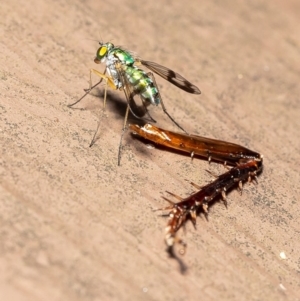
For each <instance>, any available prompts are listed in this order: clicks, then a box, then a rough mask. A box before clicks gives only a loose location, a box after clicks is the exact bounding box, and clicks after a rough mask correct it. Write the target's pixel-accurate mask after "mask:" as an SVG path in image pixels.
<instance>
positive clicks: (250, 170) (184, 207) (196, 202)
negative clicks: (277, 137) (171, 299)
mask: <svg viewBox="0 0 300 301" xmlns="http://www.w3.org/2000/svg"><path fill="white" fill-rule="evenodd" d="M261 170H262V160H261V159H252V160H251V159H249V160H248V161H247V162H242V163H239V164H238V165H237V166H236V167H233V168H231V169H230V170H229V171H227V172H226V173H224V174H222V175H220V176H219V177H218V178H217V179H216V180H214V181H213V182H211V183H209V184H207V185H205V186H204V187H202V188H201V189H200V190H199V191H198V192H196V193H194V194H192V195H190V196H188V197H187V198H185V199H182V201H180V202H178V203H174V202H172V201H170V200H168V201H169V202H170V203H171V205H170V206H168V207H166V208H163V209H165V210H170V212H169V214H168V215H169V220H168V224H167V227H166V236H165V242H166V244H167V246H168V248H169V251H171V250H172V249H173V246H174V244H175V243H178V242H179V243H181V244H183V245H184V246H185V244H184V243H183V241H182V240H181V239H180V238H178V237H177V236H176V233H177V231H178V230H179V229H180V228H181V226H183V225H184V224H185V222H186V221H187V220H188V219H190V220H191V221H192V223H193V224H194V226H195V225H196V217H197V214H198V213H199V211H201V210H203V211H204V212H205V213H206V214H207V212H208V211H207V209H208V206H209V204H210V202H212V201H213V200H214V199H215V198H216V197H218V196H221V197H222V199H223V201H224V202H225V204H226V191H228V190H229V189H231V188H233V187H234V186H235V185H238V186H239V187H240V188H242V183H243V182H246V181H249V182H250V181H251V180H252V179H253V178H255V177H256V175H257V174H258V173H259V172H261ZM171 195H172V194H171Z"/></svg>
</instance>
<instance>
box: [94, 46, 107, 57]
mask: <svg viewBox="0 0 300 301" xmlns="http://www.w3.org/2000/svg"><path fill="white" fill-rule="evenodd" d="M106 55H107V47H106V46H101V47H100V48H99V49H98V51H97V53H96V58H95V60H97V61H101V60H102V59H103V58H104V57H105V56H106Z"/></svg>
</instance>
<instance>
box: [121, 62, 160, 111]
mask: <svg viewBox="0 0 300 301" xmlns="http://www.w3.org/2000/svg"><path fill="white" fill-rule="evenodd" d="M123 69H124V71H125V75H126V77H127V80H128V82H129V83H130V84H131V85H132V86H133V89H134V92H136V93H137V94H139V95H140V96H141V97H142V98H143V100H144V101H145V102H147V103H151V104H152V105H156V106H157V105H158V104H159V103H160V98H159V93H158V89H157V87H156V85H155V84H154V82H153V80H152V79H151V78H150V77H149V76H148V74H147V73H146V72H145V71H144V70H142V69H139V68H137V67H135V66H123Z"/></svg>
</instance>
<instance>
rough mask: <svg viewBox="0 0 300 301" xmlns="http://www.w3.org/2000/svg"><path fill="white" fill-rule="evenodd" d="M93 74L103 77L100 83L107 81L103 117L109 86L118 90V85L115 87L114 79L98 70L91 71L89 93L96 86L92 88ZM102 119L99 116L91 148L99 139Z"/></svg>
mask: <svg viewBox="0 0 300 301" xmlns="http://www.w3.org/2000/svg"><path fill="white" fill-rule="evenodd" d="M92 73H94V74H96V75H97V76H99V77H101V80H100V82H101V81H102V80H104V81H105V87H104V99H103V110H102V115H103V113H104V111H105V107H106V97H107V86H108V85H109V86H110V87H111V88H112V89H113V90H117V87H116V85H115V83H114V81H113V79H112V78H111V77H109V76H107V75H105V74H104V73H101V72H99V71H98V70H96V69H91V70H90V89H89V91H88V92H87V93H89V92H90V91H91V90H92V89H93V87H94V86H92ZM100 119H101V118H100V116H99V120H98V125H97V129H96V131H95V134H94V137H93V139H92V141H91V143H90V147H92V146H93V145H94V144H95V142H96V140H97V139H96V138H97V133H98V131H99V128H100Z"/></svg>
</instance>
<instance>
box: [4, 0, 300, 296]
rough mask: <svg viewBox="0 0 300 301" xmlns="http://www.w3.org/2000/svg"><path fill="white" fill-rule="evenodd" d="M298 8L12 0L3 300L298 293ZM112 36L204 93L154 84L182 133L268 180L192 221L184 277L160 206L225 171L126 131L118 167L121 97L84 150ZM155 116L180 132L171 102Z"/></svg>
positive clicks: (7, 17) (291, 0)
mask: <svg viewBox="0 0 300 301" xmlns="http://www.w3.org/2000/svg"><path fill="white" fill-rule="evenodd" d="M299 13H300V5H299V2H298V1H296V0H287V1H279V0H275V1H271V2H270V1H262V0H254V1H238V0H236V1H226V0H225V1H217V2H216V1H215V2H212V1H201V2H199V1H195V0H192V1H189V2H182V1H177V2H176V1H156V2H154V1H148V2H147V1H146V2H145V1H144V2H139V1H125V0H111V1H106V2H104V1H92V0H90V1H78V0H74V1H70V0H61V1H37V0H29V1H25V2H22V4H21V2H20V1H16V0H11V1H6V2H4V1H2V4H1V10H0V16H1V18H0V23H1V26H0V34H1V41H0V49H1V51H0V72H1V74H0V96H1V100H0V130H1V132H0V140H1V144H0V146H1V148H0V154H1V157H0V181H1V183H0V190H1V192H0V206H1V210H0V212H1V213H0V229H1V244H0V267H1V273H0V299H1V300H21V301H22V300H31V301H32V300H51V301H55V300H64V301H65V300H178V301H179V300H270V301H271V300H272V301H273V300H300V299H299V296H300V281H299V273H300V257H299V250H300V243H299V213H300V209H299V208H300V207H299V194H300V188H299V182H300V176H299V174H300V173H299V163H300V155H299V153H300V138H299V137H300V136H299V130H300V99H299V95H300V88H299V76H300V64H299V56H300V35H299ZM100 39H103V41H112V42H113V43H115V44H117V45H122V46H124V47H126V48H128V49H130V50H132V51H135V52H136V53H137V54H138V55H139V56H140V57H141V58H143V59H145V60H152V61H154V62H157V63H160V64H162V65H165V66H168V67H170V68H172V69H174V70H175V71H177V72H179V73H180V74H182V75H183V76H185V77H186V78H187V79H189V80H190V81H191V82H192V83H194V84H196V85H197V86H199V87H200V89H201V91H202V94H201V95H200V96H194V95H190V94H187V93H185V92H182V91H180V90H178V89H177V88H176V87H174V86H172V85H171V84H169V83H167V82H166V81H164V80H163V79H159V78H158V77H157V81H158V84H159V86H160V90H161V93H162V95H163V97H164V102H165V104H166V106H167V108H168V110H169V113H170V114H171V115H172V116H173V117H174V118H175V119H176V120H177V121H178V122H179V123H180V124H181V125H182V126H183V127H184V128H185V129H186V130H188V131H189V132H191V133H195V134H198V135H204V136H207V137H211V138H216V139H222V140H227V141H231V142H234V143H238V144H242V145H245V146H246V147H248V148H251V149H253V150H255V151H258V152H261V153H263V154H264V166H265V168H264V172H263V174H262V175H261V176H260V177H259V185H250V184H249V185H246V186H245V189H244V192H243V195H242V196H240V194H239V193H238V192H237V191H233V192H231V193H230V194H229V196H228V197H229V202H228V210H226V209H225V208H224V206H223V205H222V204H221V203H217V204H216V205H215V206H213V207H212V208H211V210H210V214H209V221H208V222H207V221H206V220H205V218H204V217H203V216H200V217H199V218H198V227H197V229H196V230H194V229H193V227H192V225H190V224H188V225H187V227H186V234H184V236H185V239H186V241H187V242H188V250H187V254H186V255H185V256H184V257H183V258H182V261H183V262H184V264H185V266H186V267H187V272H186V273H185V274H184V275H182V274H181V273H180V270H179V265H178V262H177V261H175V260H172V259H170V258H168V255H167V253H166V252H165V245H164V242H163V236H164V227H165V225H166V220H165V219H164V218H162V217H160V216H159V214H158V213H157V212H153V211H152V209H153V208H158V207H162V206H164V205H165V203H164V201H163V200H162V198H161V196H162V194H163V193H164V191H165V190H169V191H172V192H174V193H176V194H178V195H181V196H186V195H188V194H189V193H191V191H192V188H191V187H190V185H189V184H188V183H187V182H186V181H185V179H188V180H189V181H193V182H195V183H197V184H199V185H204V184H206V183H208V182H209V181H210V180H211V176H210V175H209V174H208V173H206V172H205V169H209V170H211V171H212V172H214V173H222V172H224V168H223V167H222V166H218V165H217V164H211V165H209V164H208V163H207V162H205V161H199V160H194V161H193V162H191V160H190V159H189V158H188V157H185V156H180V155H179V154H176V153H170V152H167V151H162V150H159V149H151V148H147V147H146V145H145V144H143V143H142V142H140V141H139V140H137V139H133V138H132V136H131V134H130V133H129V132H128V133H126V135H125V138H124V147H123V156H122V161H121V167H118V166H117V152H118V143H119V138H120V132H121V128H122V124H123V116H124V113H125V108H126V103H125V98H124V95H123V93H122V92H110V93H109V99H108V103H107V110H106V115H107V116H106V117H103V118H101V120H100V122H101V127H100V132H99V139H98V140H97V143H96V144H95V145H94V146H93V147H92V148H89V147H88V146H89V143H90V140H91V139H92V136H93V133H94V130H95V128H96V126H97V121H98V117H97V116H98V115H99V112H100V111H101V108H102V97H101V95H102V93H101V89H99V90H97V91H95V93H94V94H93V95H91V96H88V97H86V98H85V99H84V100H83V101H82V102H81V103H80V104H79V105H78V107H81V108H83V109H84V110H72V109H69V108H68V107H67V105H68V104H70V103H72V102H74V101H76V99H78V98H79V97H80V96H81V95H82V93H83V89H84V88H87V87H88V80H89V69H90V68H95V64H94V63H93V58H94V55H95V53H96V50H97V47H98V45H97V41H98V40H100ZM96 67H99V68H100V67H101V66H96ZM99 70H101V68H100V69H99ZM94 80H96V79H94ZM151 114H152V115H153V117H154V118H155V119H157V120H158V125H159V126H161V127H163V128H167V129H170V130H176V128H175V127H174V125H173V124H172V123H171V122H170V121H169V120H168V118H166V117H165V115H164V114H163V112H162V110H161V109H160V108H159V107H158V108H151ZM132 120H133V121H134V119H131V122H132ZM281 252H284V253H285V254H286V259H282V258H281V257H280V253H281Z"/></svg>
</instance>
